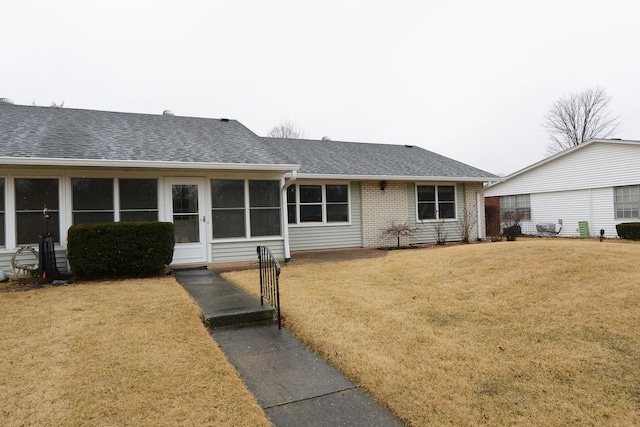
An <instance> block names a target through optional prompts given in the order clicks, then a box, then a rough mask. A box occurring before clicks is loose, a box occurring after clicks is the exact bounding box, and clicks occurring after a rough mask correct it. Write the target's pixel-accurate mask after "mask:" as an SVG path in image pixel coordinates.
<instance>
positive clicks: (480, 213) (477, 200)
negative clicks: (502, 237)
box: [476, 191, 483, 240]
mask: <svg viewBox="0 0 640 427" xmlns="http://www.w3.org/2000/svg"><path fill="white" fill-rule="evenodd" d="M480 200H481V199H480V192H479V191H477V192H476V210H477V215H478V220H477V221H476V228H477V229H478V240H482V237H483V236H482V222H480V221H481V219H482V210H481V209H480Z"/></svg>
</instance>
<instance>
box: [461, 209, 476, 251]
mask: <svg viewBox="0 0 640 427" xmlns="http://www.w3.org/2000/svg"><path fill="white" fill-rule="evenodd" d="M474 209H475V205H474V206H473V209H467V208H464V212H463V213H462V218H460V221H458V231H459V232H460V240H461V241H462V243H469V242H470V241H471V230H472V229H473V227H475V225H476V224H477V223H478V219H477V218H476V216H475V215H474Z"/></svg>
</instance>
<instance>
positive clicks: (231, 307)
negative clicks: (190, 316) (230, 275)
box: [174, 267, 274, 328]
mask: <svg viewBox="0 0 640 427" xmlns="http://www.w3.org/2000/svg"><path fill="white" fill-rule="evenodd" d="M174 272H175V275H176V279H177V280H178V282H179V283H180V284H181V285H182V286H183V287H184V288H185V289H186V290H187V292H189V294H190V295H191V298H193V299H194V300H195V301H197V303H198V305H199V306H200V310H201V311H202V315H203V317H204V323H205V324H206V325H207V326H208V327H210V328H216V327H222V326H237V325H245V324H252V323H268V322H270V321H271V320H272V319H273V315H274V310H273V308H272V307H271V306H270V305H268V304H266V303H265V305H260V300H259V299H258V298H257V297H254V296H253V295H251V294H249V293H247V292H245V291H244V290H243V289H240V288H239V287H237V286H236V285H234V284H232V283H229V282H228V281H226V280H224V279H223V278H221V277H220V276H219V275H217V274H215V273H214V272H213V271H211V270H208V269H207V268H204V267H203V268H191V269H174ZM256 276H257V273H256ZM256 278H257V277H256Z"/></svg>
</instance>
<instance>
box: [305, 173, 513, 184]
mask: <svg viewBox="0 0 640 427" xmlns="http://www.w3.org/2000/svg"><path fill="white" fill-rule="evenodd" d="M297 178H298V179H318V180H320V179H341V180H351V181H381V180H384V181H443V182H451V181H465V182H497V181H504V178H500V177H497V176H483V177H477V176H402V175H347V174H312V173H298V174H297Z"/></svg>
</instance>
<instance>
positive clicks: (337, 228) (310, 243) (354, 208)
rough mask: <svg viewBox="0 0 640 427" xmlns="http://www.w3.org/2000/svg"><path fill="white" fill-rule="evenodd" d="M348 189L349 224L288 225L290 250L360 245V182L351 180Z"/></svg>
mask: <svg viewBox="0 0 640 427" xmlns="http://www.w3.org/2000/svg"><path fill="white" fill-rule="evenodd" d="M300 184H301V185H304V182H300ZM349 190H350V193H349V203H350V219H351V222H350V223H349V224H344V223H335V224H331V225H327V224H318V225H317V226H313V225H308V224H305V225H304V226H291V225H289V245H290V248H291V251H306V250H317V249H334V248H353V247H360V246H362V223H361V221H362V217H361V210H362V208H361V198H360V184H359V183H357V182H352V183H351V184H350V185H349Z"/></svg>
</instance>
